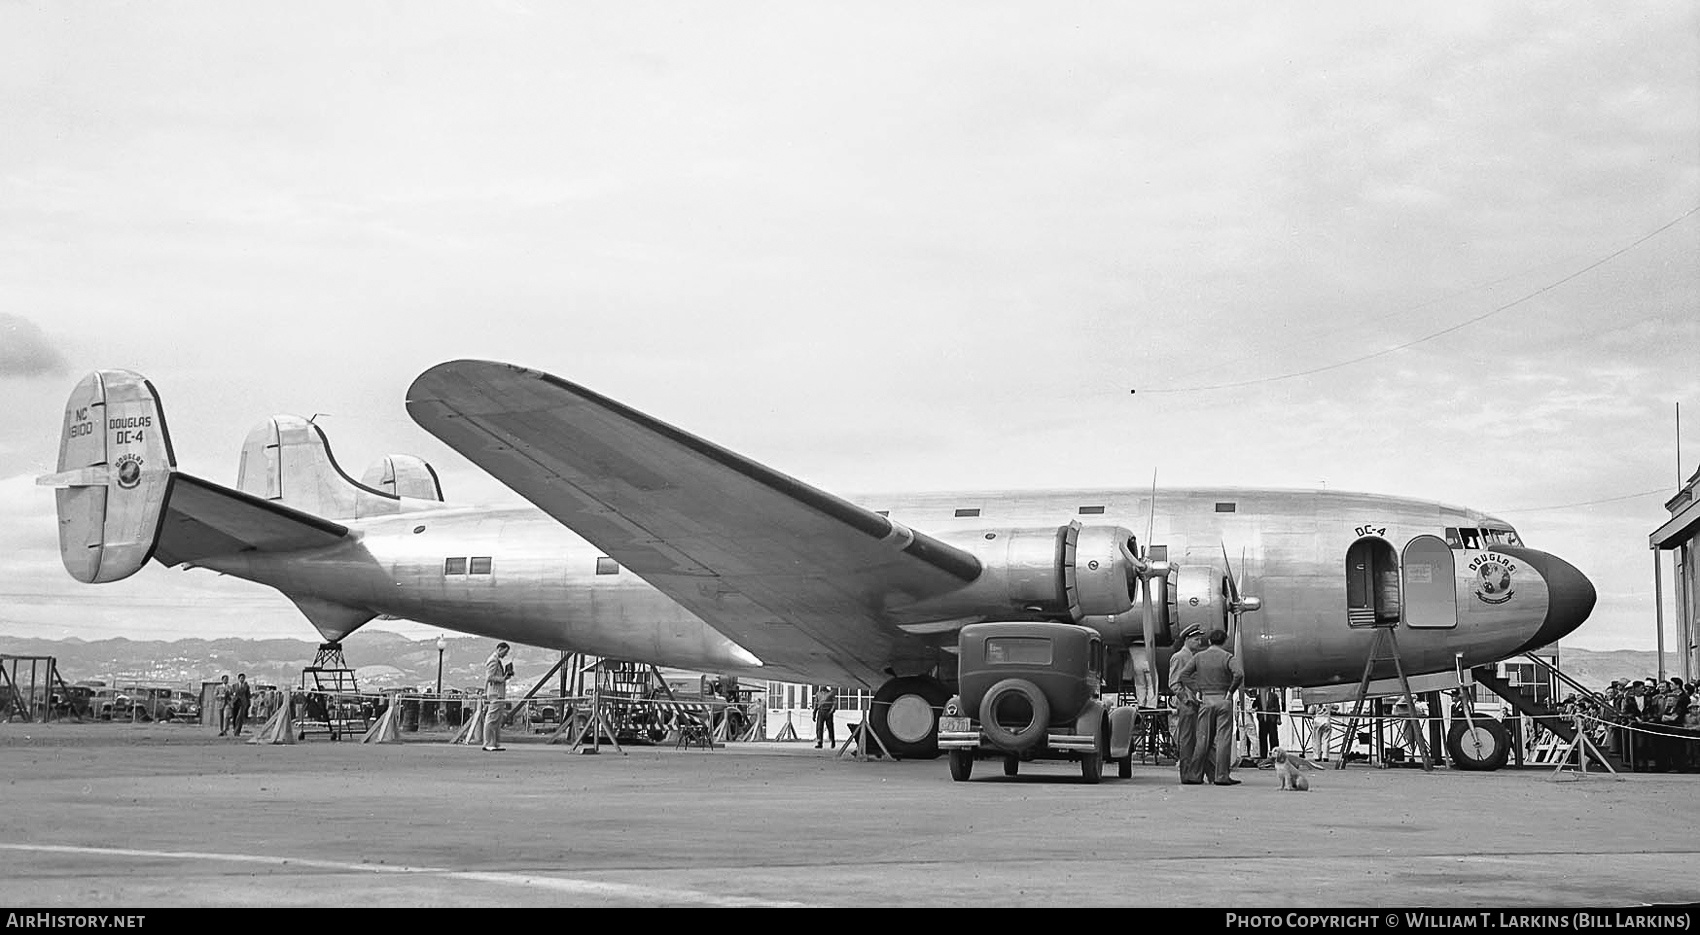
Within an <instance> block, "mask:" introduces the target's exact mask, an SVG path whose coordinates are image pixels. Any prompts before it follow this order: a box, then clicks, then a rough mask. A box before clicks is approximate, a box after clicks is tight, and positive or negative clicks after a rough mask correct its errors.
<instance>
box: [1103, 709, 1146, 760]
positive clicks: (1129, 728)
mask: <svg viewBox="0 0 1700 935" xmlns="http://www.w3.org/2000/svg"><path fill="white" fill-rule="evenodd" d="M1138 719H1139V709H1137V708H1135V707H1133V706H1132V705H1118V706H1116V707H1114V708H1111V709H1110V759H1112V760H1114V759H1120V758H1121V757H1124V756H1127V754H1128V751H1129V750H1132V749H1133V736H1134V728H1135V727H1136V726H1137V723H1136V722H1137V721H1138Z"/></svg>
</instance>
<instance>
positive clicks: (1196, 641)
mask: <svg viewBox="0 0 1700 935" xmlns="http://www.w3.org/2000/svg"><path fill="white" fill-rule="evenodd" d="M1203 648H1204V628H1203V627H1201V626H1199V625H1198V624H1196V623H1195V624H1193V625H1192V626H1190V627H1187V628H1186V629H1185V630H1182V631H1181V648H1180V649H1178V650H1176V651H1175V654H1174V655H1173V656H1170V657H1169V693H1170V694H1171V695H1173V696H1174V701H1175V724H1174V728H1173V730H1172V731H1171V733H1173V734H1174V738H1175V757H1176V758H1177V760H1178V763H1177V765H1178V766H1179V767H1180V773H1181V784H1182V785H1185V786H1198V785H1203V784H1204V777H1203V776H1202V775H1198V776H1193V775H1191V774H1190V773H1189V772H1188V770H1189V769H1190V766H1189V765H1188V764H1190V763H1191V762H1192V759H1193V756H1192V754H1193V747H1194V746H1195V745H1196V744H1197V742H1198V702H1197V698H1196V697H1195V696H1194V695H1193V693H1192V691H1191V690H1190V689H1189V688H1187V687H1186V686H1184V685H1182V684H1181V680H1180V674H1181V670H1182V669H1184V668H1186V665H1187V663H1189V662H1191V661H1192V657H1193V655H1194V654H1195V653H1197V652H1198V651H1199V650H1201V649H1203ZM1212 768H1213V767H1210V766H1206V769H1212Z"/></svg>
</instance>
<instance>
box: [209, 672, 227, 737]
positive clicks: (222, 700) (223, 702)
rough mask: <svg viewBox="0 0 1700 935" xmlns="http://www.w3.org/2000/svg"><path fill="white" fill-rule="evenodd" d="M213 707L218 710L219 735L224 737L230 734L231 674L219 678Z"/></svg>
mask: <svg viewBox="0 0 1700 935" xmlns="http://www.w3.org/2000/svg"><path fill="white" fill-rule="evenodd" d="M213 706H214V707H216V708H218V735H219V736H220V737H223V736H224V735H225V734H228V733H230V673H228V672H227V673H225V674H224V675H221V676H219V677H218V687H217V688H215V689H213Z"/></svg>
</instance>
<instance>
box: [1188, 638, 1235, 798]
mask: <svg viewBox="0 0 1700 935" xmlns="http://www.w3.org/2000/svg"><path fill="white" fill-rule="evenodd" d="M1227 641H1228V631H1227V630H1211V631H1210V648H1208V649H1206V650H1204V651H1203V652H1200V653H1198V654H1197V655H1195V656H1193V657H1192V658H1191V659H1189V660H1187V663H1186V666H1185V667H1184V668H1182V669H1181V673H1180V683H1181V684H1182V685H1184V686H1186V688H1187V689H1188V690H1189V691H1191V692H1192V693H1193V694H1195V695H1196V696H1197V697H1198V701H1199V707H1198V726H1197V730H1198V735H1197V738H1196V739H1195V741H1194V744H1193V751H1192V755H1193V760H1194V761H1195V764H1194V765H1193V767H1192V768H1191V769H1190V770H1189V771H1188V772H1189V773H1190V775H1191V777H1192V778H1194V779H1196V780H1197V781H1198V782H1203V781H1204V761H1205V760H1213V761H1214V762H1215V764H1216V778H1215V780H1214V782H1215V783H1216V785H1218V786H1237V785H1239V784H1240V781H1239V780H1238V779H1235V778H1233V777H1232V776H1230V775H1228V773H1229V770H1230V769H1231V768H1232V767H1233V765H1234V763H1233V759H1234V700H1233V695H1234V692H1236V691H1239V690H1240V686H1241V685H1242V684H1244V683H1245V673H1243V672H1241V671H1240V662H1239V660H1238V659H1235V658H1234V657H1233V655H1232V654H1231V653H1229V652H1228V651H1227V650H1226V649H1223V648H1222V644H1223V643H1226V642H1227ZM1181 781H1182V782H1186V781H1187V777H1186V776H1185V775H1183V777H1182V779H1181Z"/></svg>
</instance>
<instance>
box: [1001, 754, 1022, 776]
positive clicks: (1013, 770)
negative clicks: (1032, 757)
mask: <svg viewBox="0 0 1700 935" xmlns="http://www.w3.org/2000/svg"><path fill="white" fill-rule="evenodd" d="M1019 772H1021V757H1018V756H1006V757H1004V758H1003V774H1004V775H1005V776H1014V775H1016V774H1017V773H1019Z"/></svg>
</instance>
